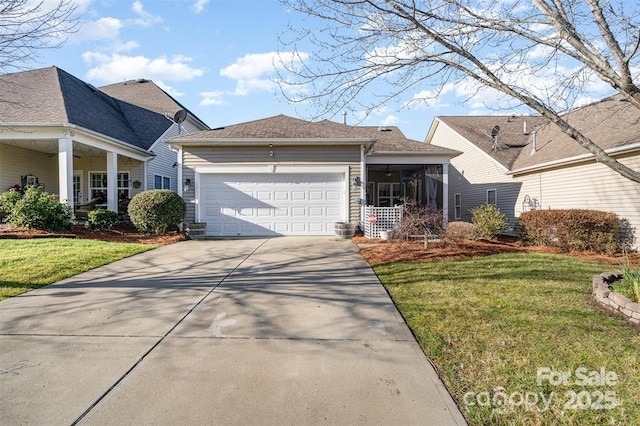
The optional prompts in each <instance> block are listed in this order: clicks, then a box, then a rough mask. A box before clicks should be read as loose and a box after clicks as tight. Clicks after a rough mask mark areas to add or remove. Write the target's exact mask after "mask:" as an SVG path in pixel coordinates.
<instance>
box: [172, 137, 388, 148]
mask: <svg viewBox="0 0 640 426" xmlns="http://www.w3.org/2000/svg"><path fill="white" fill-rule="evenodd" d="M375 141H376V139H373V138H338V139H336V138H196V139H193V138H180V139H175V138H174V139H169V140H167V141H165V142H166V143H168V144H169V145H178V146H179V145H213V144H216V145H229V146H235V145H242V146H261V145H273V144H278V145H281V146H282V145H293V146H295V145H364V144H373V143H374V142H375Z"/></svg>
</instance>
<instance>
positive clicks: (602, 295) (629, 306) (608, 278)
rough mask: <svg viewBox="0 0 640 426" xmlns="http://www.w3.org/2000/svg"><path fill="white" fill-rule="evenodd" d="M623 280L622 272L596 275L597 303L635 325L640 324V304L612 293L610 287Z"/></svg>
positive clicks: (594, 289)
mask: <svg viewBox="0 0 640 426" xmlns="http://www.w3.org/2000/svg"><path fill="white" fill-rule="evenodd" d="M621 279H622V272H620V271H616V272H603V273H602V274H600V275H594V277H593V287H592V292H593V294H594V296H595V299H596V302H598V303H599V304H600V305H602V306H605V307H607V308H609V309H613V310H614V311H616V312H618V313H620V314H622V315H624V316H625V317H626V318H627V320H628V321H629V322H630V323H632V324H635V325H638V324H640V303H636V302H632V301H631V300H629V299H628V298H627V297H626V296H623V295H622V294H620V293H616V292H615V291H611V288H609V285H610V284H611V283H613V282H615V281H618V280H621Z"/></svg>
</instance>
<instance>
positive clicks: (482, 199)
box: [431, 123, 520, 224]
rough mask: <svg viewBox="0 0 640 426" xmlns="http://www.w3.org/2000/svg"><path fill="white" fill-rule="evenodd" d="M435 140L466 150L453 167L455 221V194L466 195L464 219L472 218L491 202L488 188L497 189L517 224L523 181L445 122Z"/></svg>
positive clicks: (502, 205)
mask: <svg viewBox="0 0 640 426" xmlns="http://www.w3.org/2000/svg"><path fill="white" fill-rule="evenodd" d="M431 143H433V144H434V145H439V146H442V147H445V148H451V149H455V150H457V151H461V152H462V154H461V155H459V156H457V157H454V158H452V159H451V166H450V167H449V191H448V192H449V203H448V204H449V220H451V221H453V220H455V217H454V216H455V209H454V194H457V193H459V194H461V197H462V206H461V207H462V208H461V210H462V220H464V221H470V220H471V213H470V212H471V210H472V209H473V208H475V207H478V206H480V205H482V204H484V203H486V202H487V196H486V194H487V190H489V189H496V191H497V198H498V207H499V208H500V210H501V211H502V212H504V213H505V214H506V215H507V216H508V217H509V219H510V221H511V222H512V224H515V221H516V220H515V215H516V212H515V207H516V200H517V197H518V194H519V187H520V184H519V183H516V182H514V179H513V177H512V176H510V175H507V174H506V172H507V171H506V169H505V168H504V167H503V166H501V165H500V164H498V163H497V162H495V161H494V160H493V159H491V158H490V157H489V156H487V155H486V154H485V153H483V152H482V151H480V149H479V148H478V147H477V146H476V145H474V144H472V143H471V142H469V141H468V140H466V139H465V138H463V137H462V136H460V135H459V134H458V133H456V132H455V131H453V130H452V129H451V128H450V127H448V126H447V125H445V124H444V123H439V124H438V127H437V129H436V132H435V133H434V135H433V138H432V140H431ZM507 149H508V148H507Z"/></svg>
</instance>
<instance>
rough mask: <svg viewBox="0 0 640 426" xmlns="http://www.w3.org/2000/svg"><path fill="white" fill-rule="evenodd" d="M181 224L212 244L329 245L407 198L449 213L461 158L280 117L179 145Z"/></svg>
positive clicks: (356, 130) (391, 130) (392, 131)
mask: <svg viewBox="0 0 640 426" xmlns="http://www.w3.org/2000/svg"><path fill="white" fill-rule="evenodd" d="M167 143H169V144H170V145H171V146H173V147H175V148H176V149H178V151H179V155H178V162H179V163H180V169H179V173H180V174H179V176H180V177H179V179H180V181H181V182H182V183H183V185H182V187H178V193H179V194H181V195H182V196H183V197H184V198H185V201H186V202H187V206H188V208H187V222H205V223H206V224H207V228H206V229H207V231H206V233H207V235H209V236H268V235H330V234H333V232H334V223H335V222H337V221H351V222H356V223H360V224H362V221H363V208H362V207H363V206H364V205H365V204H368V205H376V206H393V205H396V204H399V203H400V200H401V199H402V198H403V197H405V196H407V197H411V198H414V199H416V200H417V201H418V202H419V203H421V204H423V205H427V206H430V207H432V208H433V209H436V210H444V211H445V217H446V210H447V206H448V200H447V194H448V191H447V181H448V167H449V161H450V159H451V158H452V157H454V156H456V155H458V154H459V152H457V151H455V150H451V149H447V148H442V147H438V146H435V145H427V144H425V143H422V142H418V141H413V140H409V139H407V138H406V137H405V136H404V135H403V134H402V132H401V131H400V130H399V129H398V128H397V127H383V128H377V127H362V126H349V125H346V124H339V123H335V122H332V121H328V120H324V121H320V122H309V121H305V120H300V119H296V118H292V117H287V116H284V115H278V116H274V117H269V118H265V119H262V120H256V121H251V122H246V123H241V124H236V125H232V126H226V127H220V128H217V129H213V130H209V131H203V132H197V133H193V134H188V135H183V136H178V137H175V138H173V139H171V140H169V141H167Z"/></svg>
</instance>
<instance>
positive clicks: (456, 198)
mask: <svg viewBox="0 0 640 426" xmlns="http://www.w3.org/2000/svg"><path fill="white" fill-rule="evenodd" d="M453 212H454V213H453V214H454V215H455V219H456V220H460V219H462V194H454V195H453Z"/></svg>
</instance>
